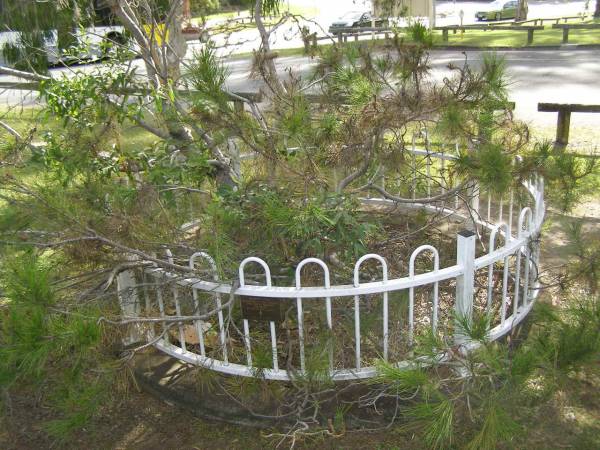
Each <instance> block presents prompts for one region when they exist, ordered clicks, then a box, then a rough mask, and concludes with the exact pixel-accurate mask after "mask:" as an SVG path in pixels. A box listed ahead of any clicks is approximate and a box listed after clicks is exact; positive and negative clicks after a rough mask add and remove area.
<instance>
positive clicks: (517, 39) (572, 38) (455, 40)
mask: <svg viewBox="0 0 600 450" xmlns="http://www.w3.org/2000/svg"><path fill="white" fill-rule="evenodd" d="M568 23H582V22H581V20H571V21H569V22H568ZM583 23H599V24H600V19H594V20H591V21H586V22H583ZM545 26H546V29H544V30H539V31H535V33H534V35H533V44H532V45H530V46H528V45H527V32H526V31H518V30H517V31H511V30H506V31H504V30H490V31H484V30H466V31H465V32H457V33H456V34H454V33H452V32H450V33H449V39H448V42H444V41H443V39H442V32H441V31H440V30H435V31H433V45H434V47H479V48H497V47H514V48H526V47H548V46H557V45H562V30H560V29H552V28H551V26H552V25H545ZM404 38H405V41H406V42H411V39H410V38H409V37H408V36H406V35H404ZM353 39H354V38H353V37H350V38H349V40H348V44H347V45H355V44H354V42H355V41H354V40H353ZM321 42H329V41H321ZM359 42H361V43H370V45H372V46H374V47H376V46H379V45H382V44H383V43H384V42H385V41H384V40H383V39H380V38H378V39H375V40H368V39H366V40H361V41H359ZM569 44H575V45H600V30H575V29H573V30H571V31H570V32H569ZM331 45H332V44H329V43H325V44H320V45H319V48H322V47H324V46H331ZM275 50H276V51H277V53H278V54H279V56H280V57H285V56H300V55H303V54H304V47H295V48H284V49H275ZM233 56H235V57H236V58H247V57H251V56H252V52H242V53H236V54H235V55H233Z"/></svg>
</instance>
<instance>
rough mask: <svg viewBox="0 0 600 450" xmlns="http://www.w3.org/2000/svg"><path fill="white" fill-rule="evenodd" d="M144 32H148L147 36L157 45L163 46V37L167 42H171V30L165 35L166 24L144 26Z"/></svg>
mask: <svg viewBox="0 0 600 450" xmlns="http://www.w3.org/2000/svg"><path fill="white" fill-rule="evenodd" d="M144 31H145V32H146V36H148V37H151V38H152V40H153V41H154V42H156V44H157V45H162V44H163V37H164V38H166V40H167V42H168V41H169V30H167V31H166V33H165V24H163V23H161V24H159V25H144Z"/></svg>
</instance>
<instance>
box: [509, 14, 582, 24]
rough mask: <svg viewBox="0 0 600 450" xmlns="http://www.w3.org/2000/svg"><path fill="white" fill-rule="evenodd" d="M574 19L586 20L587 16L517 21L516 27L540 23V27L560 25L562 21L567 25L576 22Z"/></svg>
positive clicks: (515, 22)
mask: <svg viewBox="0 0 600 450" xmlns="http://www.w3.org/2000/svg"><path fill="white" fill-rule="evenodd" d="M574 19H581V20H585V16H565V17H547V18H544V19H527V20H515V21H514V24H515V25H524V24H526V23H533V24H534V25H537V24H538V22H539V23H540V25H544V22H554V23H557V24H558V23H560V21H561V20H562V21H563V22H564V23H567V21H569V20H574Z"/></svg>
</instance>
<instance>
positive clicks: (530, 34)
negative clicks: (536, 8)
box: [527, 28, 533, 45]
mask: <svg viewBox="0 0 600 450" xmlns="http://www.w3.org/2000/svg"><path fill="white" fill-rule="evenodd" d="M531 44H533V28H529V29H528V30H527V45H531Z"/></svg>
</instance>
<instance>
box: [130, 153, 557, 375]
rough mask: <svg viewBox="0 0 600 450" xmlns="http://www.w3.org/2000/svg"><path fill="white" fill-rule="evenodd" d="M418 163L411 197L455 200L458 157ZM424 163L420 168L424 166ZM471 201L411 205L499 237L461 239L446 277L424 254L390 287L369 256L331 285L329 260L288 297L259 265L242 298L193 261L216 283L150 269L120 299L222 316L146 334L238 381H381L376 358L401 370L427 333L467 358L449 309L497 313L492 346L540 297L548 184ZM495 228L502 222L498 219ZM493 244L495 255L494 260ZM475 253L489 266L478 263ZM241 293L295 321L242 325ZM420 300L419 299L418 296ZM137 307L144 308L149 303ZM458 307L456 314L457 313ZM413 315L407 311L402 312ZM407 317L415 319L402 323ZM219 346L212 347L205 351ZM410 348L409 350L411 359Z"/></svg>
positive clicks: (201, 259) (383, 268)
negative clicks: (452, 183) (422, 265)
mask: <svg viewBox="0 0 600 450" xmlns="http://www.w3.org/2000/svg"><path fill="white" fill-rule="evenodd" d="M412 154H413V165H414V173H415V174H417V172H419V171H424V172H426V173H427V175H428V176H427V177H426V178H425V181H423V182H422V183H421V185H420V186H419V182H420V180H419V179H418V177H417V176H416V175H415V177H414V181H413V189H412V191H413V192H412V194H413V196H414V197H413V198H419V197H417V193H418V191H419V190H421V192H423V194H424V195H425V194H427V195H431V193H432V192H434V191H436V189H437V190H439V191H440V192H441V193H443V192H448V190H449V189H451V187H449V186H445V185H444V184H443V183H440V184H439V185H438V186H437V187H436V186H434V185H432V182H435V176H431V173H435V171H436V170H437V171H438V172H439V171H440V170H441V171H442V172H443V170H444V165H445V162H446V161H447V160H449V159H452V158H454V156H452V155H446V154H443V153H432V152H430V151H428V150H418V149H416V148H413V150H412ZM419 158H421V160H420V164H421V167H420V168H418V167H417V165H418V162H419V161H417V160H418V159H419ZM432 180H433V181H432ZM386 182H388V184H389V180H385V179H384V178H383V177H382V180H381V183H382V184H384V183H386ZM470 193H471V195H470V196H469V198H468V199H459V198H458V197H457V198H456V202H454V205H452V207H449V206H448V205H447V204H443V203H438V204H421V205H420V204H411V205H406V206H407V207H409V208H423V209H425V210H427V211H430V212H435V213H440V214H448V215H449V216H456V217H459V218H463V219H465V218H472V219H473V223H476V224H477V229H478V230H480V231H481V230H487V232H489V241H488V242H487V243H483V242H481V243H480V245H479V247H478V245H477V235H476V233H474V232H472V231H463V232H460V233H458V234H457V241H456V242H457V245H456V263H455V264H454V265H451V266H448V267H440V255H439V252H438V249H436V248H435V247H434V246H431V245H423V246H421V247H419V248H417V249H415V250H414V251H413V253H412V254H411V255H410V257H409V258H408V260H409V265H408V266H409V270H408V273H407V276H405V277H401V278H395V279H389V278H388V264H387V262H386V260H385V259H384V258H383V257H381V256H380V255H376V254H368V255H365V256H363V257H362V258H360V259H359V260H358V261H356V264H355V266H354V271H353V282H352V284H347V285H332V284H331V282H330V271H329V267H328V265H327V264H326V263H325V262H324V261H322V260H320V259H317V258H308V259H305V260H304V261H301V262H300V263H299V264H298V266H297V268H296V271H295V284H294V285H293V286H279V285H276V284H275V283H274V282H273V277H272V275H271V268H270V267H269V265H268V263H267V262H266V261H263V260H262V259H260V258H257V257H250V258H246V259H244V260H243V261H242V262H241V263H240V265H239V287H237V289H235V288H234V287H232V285H231V284H229V283H225V282H221V281H220V280H219V279H218V276H217V271H216V266H215V263H214V261H213V259H212V258H211V257H210V256H209V255H207V254H206V253H196V254H194V255H192V257H191V258H190V260H189V265H190V267H192V268H195V267H198V266H200V264H202V267H203V268H205V269H208V270H209V271H211V272H212V276H211V277H210V278H211V279H199V278H191V277H189V274H177V273H174V272H169V271H166V270H163V269H159V268H149V269H146V270H144V271H143V273H142V274H137V277H138V280H137V283H138V285H137V287H136V286H133V285H131V284H128V283H127V282H122V283H121V286H120V287H119V291H120V292H121V298H122V300H124V301H128V302H130V303H133V304H134V307H132V308H130V309H129V310H128V313H129V315H140V316H146V315H156V312H157V313H158V314H159V315H161V316H163V317H165V316H169V315H171V316H176V317H180V316H182V315H183V316H185V315H186V313H185V312H184V311H183V310H184V309H186V308H187V311H189V314H187V315H198V313H200V314H201V313H202V312H203V311H206V310H209V311H210V310H212V311H216V313H215V314H214V315H213V318H211V319H207V320H204V321H203V320H195V321H194V322H193V326H191V325H189V324H184V323H178V324H176V327H173V328H175V332H174V333H171V332H162V331H161V327H162V330H164V329H165V328H164V327H165V325H160V326H159V327H158V328H155V329H151V330H149V331H145V333H146V335H145V338H147V340H148V342H152V343H153V345H154V346H155V347H156V348H157V349H159V350H161V351H163V352H165V353H167V354H169V355H171V356H173V357H175V358H178V359H180V360H182V361H185V362H187V363H190V364H194V365H197V366H202V367H205V368H208V369H211V370H215V371H218V372H222V373H226V374H231V375H238V376H246V377H264V378H266V379H272V380H289V379H290V378H292V377H294V376H298V375H300V376H301V375H302V374H304V373H307V371H308V372H310V371H315V370H321V372H326V373H327V375H328V376H330V377H332V378H333V379H334V380H348V379H360V378H368V377H372V376H374V375H375V374H376V370H375V368H374V366H373V363H374V360H376V359H378V358H382V359H384V360H388V361H391V362H393V363H398V364H400V365H401V364H403V361H404V360H406V359H408V358H409V356H410V349H411V348H412V346H413V345H414V342H415V333H416V331H417V328H419V330H420V332H423V329H424V327H425V326H427V327H430V328H431V330H432V332H433V333H435V334H437V335H440V336H442V337H445V338H446V339H452V340H453V341H454V343H456V344H457V345H462V346H463V348H464V349H465V350H468V349H471V348H473V347H474V346H477V345H478V344H477V343H476V342H472V341H470V340H469V339H468V338H467V337H466V336H465V335H464V332H461V330H460V327H458V326H457V325H456V318H455V317H452V316H450V315H448V311H447V309H448V308H451V309H452V310H453V311H454V312H455V315H456V316H459V317H461V318H463V319H464V320H471V318H472V317H473V314H474V312H473V311H474V309H476V313H477V314H479V315H481V314H488V315H489V320H490V327H489V332H488V336H487V338H488V339H490V340H495V339H499V338H501V337H502V336H504V335H506V334H508V333H509V332H510V331H511V330H512V329H513V328H514V327H515V326H516V325H517V324H519V323H520V322H521V321H522V320H523V319H524V318H525V317H526V316H527V315H528V313H529V312H530V310H531V308H532V306H533V303H534V301H535V299H536V298H537V295H538V288H539V286H538V283H537V272H538V269H537V267H538V262H539V245H538V242H537V238H538V236H539V234H540V230H541V227H542V222H543V219H544V213H545V206H544V184H543V179H542V178H539V177H535V178H534V179H533V180H531V181H528V182H526V183H524V185H523V190H522V192H516V190H515V191H514V192H513V190H512V189H511V191H510V192H509V194H508V195H507V197H506V198H499V199H495V198H494V196H493V195H491V194H487V195H486V193H483V192H479V189H478V188H477V186H471V188H470ZM481 200H483V201H481ZM364 202H365V203H367V204H376V205H377V204H378V205H382V204H383V205H387V204H391V203H393V202H390V201H389V200H386V199H384V198H366V199H364ZM451 203H453V201H451ZM493 217H497V218H498V219H497V220H493ZM514 222H516V228H515V227H514V225H515V223H514ZM476 231H477V230H476ZM499 237H502V238H503V241H504V242H503V244H502V245H498V242H497V241H498V238H499ZM483 244H488V247H487V248H486V249H484V248H483ZM484 250H485V251H484ZM476 252H478V253H479V254H480V256H478V257H476ZM427 254H428V255H430V256H432V257H433V260H432V264H431V268H430V269H429V270H428V271H426V272H424V273H419V274H417V273H416V270H415V263H416V261H418V260H422V258H423V255H427ZM369 260H373V263H376V264H377V265H378V267H379V270H380V274H381V275H380V277H379V278H378V279H375V280H370V281H367V282H361V280H360V278H361V277H360V275H361V273H364V264H365V263H366V262H367V261H369ZM307 266H309V267H312V268H313V269H314V270H320V271H321V272H322V280H323V281H322V283H320V285H318V286H306V285H305V283H303V272H305V271H306V270H307V269H306V268H307ZM250 267H253V268H254V269H260V275H262V277H261V279H262V281H261V282H260V284H257V283H250V282H248V270H249V268H250ZM496 269H499V270H496ZM497 272H498V273H497ZM311 273H317V272H316V271H314V272H311ZM371 273H373V271H371ZM500 273H501V276H499V275H500ZM496 274H498V276H496ZM255 275H256V274H255ZM315 276H316V275H315ZM140 277H143V279H140ZM129 278H131V277H129ZM129 278H125V280H128V279H129ZM313 279H314V277H313ZM168 281H170V283H167V286H168V288H167V290H166V291H164V292H163V289H162V288H160V287H158V286H164V285H165V282H168ZM442 283H443V284H444V286H445V287H444V289H445V291H444V292H445V293H446V295H445V297H444V299H443V301H444V302H446V305H445V307H446V311H445V312H444V314H445V316H444V326H443V327H441V326H440V321H441V318H440V314H441V312H442V310H441V308H440V301H442V299H441V298H440V286H441V285H442ZM139 286H143V289H142V290H140V289H139ZM232 289H234V292H235V295H236V298H237V297H239V298H241V299H242V300H241V301H242V302H243V301H251V302H254V304H256V303H257V302H258V303H260V301H261V299H263V300H264V301H265V304H266V302H269V303H270V305H271V306H273V304H275V308H276V307H277V305H278V303H277V302H280V304H281V305H286V306H287V310H286V311H285V314H284V315H283V316H281V317H269V318H265V319H260V318H258V319H256V317H254V318H252V317H244V315H245V314H246V313H245V312H244V309H243V308H240V307H239V302H237V301H236V302H235V303H234V306H233V307H231V305H230V307H229V308H225V309H223V307H222V306H223V304H224V299H226V298H227V299H229V294H230V293H231V291H232ZM142 291H143V292H142ZM417 291H418V292H420V294H419V296H416V294H415V293H416V292H417ZM448 292H452V295H451V296H449V295H448ZM406 293H408V301H406V295H405V294H406ZM167 296H168V298H166V297H167ZM139 297H143V299H144V300H143V301H139ZM392 297H394V298H392ZM449 298H450V301H451V303H453V304H451V305H448V304H447V303H448V301H449V300H448V299H449ZM248 299H250V300H248ZM406 306H407V310H405V309H403V308H405V307H406ZM416 307H419V308H421V309H422V310H427V313H426V314H423V313H421V314H420V316H419V320H420V321H421V323H419V324H416V321H415V308H416ZM169 308H170V309H169ZM280 308H281V306H280ZM429 310H430V312H429ZM405 313H406V315H407V317H404V316H403V314H405ZM392 315H393V320H392ZM451 317H452V318H451ZM424 324H425V325H424ZM209 338H210V341H211V342H210V343H207V340H209ZM189 341H193V343H190V342H189ZM265 346H267V347H265ZM268 347H270V348H268ZM265 348H267V350H268V352H267V353H268V357H267V356H265ZM349 349H351V350H352V351H351V352H349V351H348V350H349ZM399 349H400V350H399ZM401 349H405V350H406V351H404V353H403V351H402V350H401ZM259 350H260V351H259ZM315 352H317V353H318V354H319V355H321V356H323V355H324V359H325V361H326V364H327V366H328V367H327V368H325V370H324V369H323V367H321V366H319V367H320V369H315V367H314V366H315V363H314V360H315V358H314V357H313V356H312V355H314V354H315ZM349 353H352V354H351V355H350V354H349ZM392 353H393V354H392ZM403 355H404V356H403ZM440 357H444V355H440ZM317 366H318V364H317Z"/></svg>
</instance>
